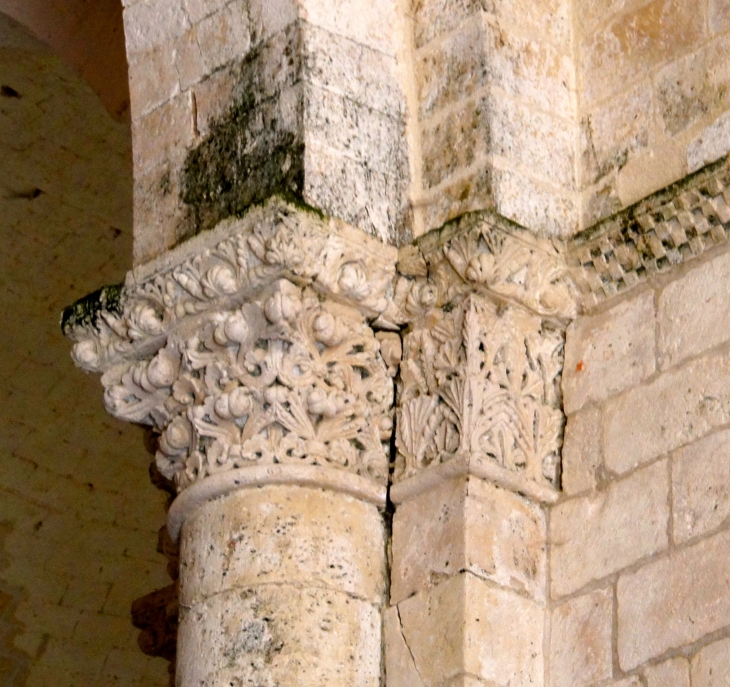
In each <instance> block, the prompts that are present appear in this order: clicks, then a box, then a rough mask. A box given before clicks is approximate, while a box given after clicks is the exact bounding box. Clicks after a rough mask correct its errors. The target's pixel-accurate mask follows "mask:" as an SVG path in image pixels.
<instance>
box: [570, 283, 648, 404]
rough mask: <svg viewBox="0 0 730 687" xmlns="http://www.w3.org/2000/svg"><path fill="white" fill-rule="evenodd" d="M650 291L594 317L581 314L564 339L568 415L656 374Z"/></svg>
mask: <svg viewBox="0 0 730 687" xmlns="http://www.w3.org/2000/svg"><path fill="white" fill-rule="evenodd" d="M654 331H655V325H654V292H653V291H645V292H644V293H642V294H639V295H638V296H635V297H634V298H633V299H631V300H630V301H626V302H623V303H621V304H620V305H617V306H616V307H614V308H611V309H610V310H607V311H606V312H604V313H601V314H600V315H595V316H592V317H579V318H578V319H577V320H576V321H575V322H573V324H571V325H570V326H569V327H568V331H567V332H566V340H565V368H564V371H563V394H564V396H563V398H564V404H565V411H566V413H572V412H574V411H576V410H579V409H580V408H582V407H583V406H584V405H585V404H586V403H589V402H591V401H593V402H601V401H604V400H605V399H607V398H610V397H611V396H613V395H614V394H616V393H618V392H620V391H622V390H623V389H627V388H630V387H633V386H636V385H637V384H639V383H641V382H642V381H643V380H644V379H646V378H647V377H648V376H649V375H651V374H652V373H653V372H654V368H655V357H656V356H655V347H654Z"/></svg>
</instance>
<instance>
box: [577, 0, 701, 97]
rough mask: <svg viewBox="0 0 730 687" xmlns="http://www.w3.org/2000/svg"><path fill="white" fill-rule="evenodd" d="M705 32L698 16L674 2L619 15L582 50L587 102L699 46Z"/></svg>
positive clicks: (687, 5)
mask: <svg viewBox="0 0 730 687" xmlns="http://www.w3.org/2000/svg"><path fill="white" fill-rule="evenodd" d="M704 28H705V25H704V19H703V15H702V13H701V12H697V11H695V7H694V5H692V4H691V3H686V2H679V1H677V0H653V2H649V3H648V4H644V5H643V6H639V7H638V9H635V10H634V11H631V12H627V13H622V14H621V15H620V16H619V17H618V18H617V19H616V20H615V21H613V22H612V23H610V24H608V25H607V26H606V27H605V28H601V29H599V30H598V31H597V32H596V33H595V34H593V35H590V36H589V37H588V38H587V39H586V40H584V42H583V44H582V46H581V52H582V53H583V59H584V65H585V67H584V68H585V76H584V82H583V84H584V94H585V98H586V101H587V102H592V101H596V100H600V99H602V98H604V97H606V96H608V95H610V94H611V93H615V92H617V91H619V90H621V89H622V87H623V86H624V84H626V83H627V82H629V83H631V82H633V81H635V80H636V79H637V77H640V76H641V75H642V74H644V73H645V72H646V70H647V69H650V68H651V67H652V66H655V65H658V64H660V63H661V62H663V61H665V60H667V59H668V58H671V56H672V55H674V54H676V53H677V52H679V51H680V50H689V49H690V48H692V47H693V46H695V45H696V46H699V44H700V42H701V41H702V40H703V37H704Z"/></svg>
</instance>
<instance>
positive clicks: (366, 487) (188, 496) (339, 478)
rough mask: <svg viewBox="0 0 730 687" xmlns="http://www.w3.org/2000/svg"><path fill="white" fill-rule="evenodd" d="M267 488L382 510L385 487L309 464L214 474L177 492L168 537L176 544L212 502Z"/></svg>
mask: <svg viewBox="0 0 730 687" xmlns="http://www.w3.org/2000/svg"><path fill="white" fill-rule="evenodd" d="M269 485H289V486H298V487H316V488H321V489H327V490H329V491H336V492H340V493H342V494H348V495H349V496H353V497H354V498H356V499H359V500H361V501H367V502H368V503H372V504H373V505H375V506H377V507H378V508H384V507H385V504H386V498H387V489H386V487H385V486H384V485H382V484H376V483H375V482H373V481H372V480H370V479H366V478H364V477H360V476H359V475H353V474H351V473H348V472H344V471H342V470H335V469H333V468H327V467H322V466H317V467H313V466H310V465H256V466H252V467H248V468H242V469H237V470H231V471H230V472H223V473H220V474H217V475H214V476H213V477H209V478H207V479H204V480H202V481H201V482H197V483H196V484H194V485H192V486H191V487H190V488H189V489H186V490H185V491H183V492H182V493H180V495H179V496H178V497H177V498H176V499H175V501H173V503H172V505H171V506H170V510H169V512H168V515H167V529H168V531H169V533H170V536H171V537H172V539H173V540H174V541H176V540H177V538H178V537H179V535H180V530H181V529H182V526H183V523H184V522H185V520H186V519H187V518H188V516H189V515H190V514H191V513H192V512H193V511H195V510H196V509H197V508H199V507H200V506H202V505H204V504H205V503H207V502H208V501H210V500H211V499H215V498H219V497H221V496H225V495H227V494H230V493H232V492H234V491H238V490H240V489H254V488H256V487H264V486H269Z"/></svg>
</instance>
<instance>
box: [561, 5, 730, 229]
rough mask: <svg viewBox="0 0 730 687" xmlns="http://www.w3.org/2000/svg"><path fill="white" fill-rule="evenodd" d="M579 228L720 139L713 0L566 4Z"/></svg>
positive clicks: (725, 68) (724, 43)
mask: <svg viewBox="0 0 730 687" xmlns="http://www.w3.org/2000/svg"><path fill="white" fill-rule="evenodd" d="M575 26H576V49H577V55H578V58H579V87H578V98H579V102H578V121H579V124H580V130H581V138H580V159H579V172H580V186H581V192H582V200H581V203H582V217H581V226H582V227H588V226H590V225H591V224H593V223H594V222H595V221H597V220H599V219H601V218H603V217H606V216H607V215H610V214H611V213H613V212H616V211H617V210H619V209H621V208H623V207H626V206H627V205H630V204H631V203H634V202H636V201H638V200H639V199H641V198H643V197H645V196H647V195H649V194H650V193H653V192H654V191H657V190H658V189H660V188H663V187H664V186H667V185H668V184H670V183H672V182H674V181H677V180H678V179H681V178H683V177H684V176H686V175H687V174H688V173H691V172H694V171H696V170H698V169H699V168H701V167H702V166H703V165H705V164H706V163H708V162H712V161H714V160H716V159H718V158H720V157H722V156H723V155H724V154H726V153H727V152H728V149H729V147H730V115H729V114H728V109H729V107H730V91H729V90H728V87H729V86H730V63H729V62H728V60H727V54H728V49H729V48H730V33H729V31H730V8H729V6H728V3H727V2H724V1H723V0H692V1H689V0H630V1H627V2H591V3H576V13H575Z"/></svg>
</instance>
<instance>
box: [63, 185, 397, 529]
mask: <svg viewBox="0 0 730 687" xmlns="http://www.w3.org/2000/svg"><path fill="white" fill-rule="evenodd" d="M396 256H397V251H396V250H395V249H394V248H391V247H388V246H384V245H382V244H381V243H379V242H378V241H377V240H375V239H372V238H370V237H367V236H365V235H364V234H362V233H361V232H358V231H357V230H354V229H351V228H350V227H348V226H346V225H344V224H343V223H341V222H337V221H334V220H325V219H323V218H322V217H320V216H318V215H317V214H316V213H313V212H311V211H308V210H304V209H301V208H296V207H293V206H290V205H288V204H286V203H284V202H283V201H281V200H278V199H274V200H272V201H270V202H268V203H267V204H266V205H264V206H262V207H259V208H255V209H254V210H252V211H250V212H249V213H248V214H247V215H246V216H245V217H244V218H243V219H240V220H235V221H229V222H226V223H224V224H223V225H221V226H219V227H218V228H217V229H216V230H215V231H213V232H211V233H210V234H209V235H206V236H201V237H199V238H197V239H193V240H192V241H190V242H188V243H187V244H185V245H184V246H183V247H181V248H180V249H178V250H176V251H173V252H171V253H170V254H169V255H168V256H166V258H165V259H164V260H158V261H155V262H153V263H151V264H149V265H147V266H144V267H142V268H140V269H138V270H136V271H135V272H133V273H131V274H130V275H129V277H128V279H127V282H126V284H125V285H124V287H123V288H121V289H115V290H112V291H111V292H110V291H108V290H107V291H102V292H100V293H99V294H97V304H96V307H94V306H92V305H91V304H90V302H89V300H88V299H87V300H86V301H85V302H82V303H81V304H77V305H76V306H72V308H71V309H69V310H68V311H67V312H66V313H65V314H64V320H63V326H64V331H65V332H66V333H67V335H69V336H70V337H71V338H73V339H74V340H75V341H76V344H75V347H74V354H73V355H74V360H75V361H76V363H77V364H78V365H79V366H80V367H82V368H84V369H86V370H89V371H95V372H99V371H101V372H103V375H102V383H103V386H104V388H105V393H104V403H105V406H106V408H107V410H108V411H109V412H110V413H111V414H112V415H114V416H115V417H118V418H120V419H124V420H128V421H131V422H136V423H141V424H146V425H151V426H152V427H153V428H154V429H155V430H156V431H157V432H158V433H159V434H160V441H159V450H158V452H157V456H156V461H157V464H158V467H159V469H160V470H161V472H162V473H163V474H164V475H165V476H166V477H168V478H169V479H171V480H173V481H174V482H175V484H176V486H177V489H178V491H179V492H182V491H183V490H186V491H187V490H188V488H189V487H191V486H193V485H196V486H197V487H198V489H197V490H191V491H200V492H201V494H205V498H210V497H212V496H215V495H218V494H221V493H225V492H227V491H230V490H233V489H235V488H238V487H239V486H241V485H244V484H246V485H249V486H251V485H252V484H263V483H270V482H272V481H273V482H282V483H292V482H295V483H303V484H308V485H311V484H313V483H317V482H318V481H320V482H323V484H324V483H326V484H327V485H329V486H331V487H332V488H336V489H339V490H341V491H346V492H349V493H354V494H358V495H360V496H362V497H364V498H366V499H367V500H370V501H374V502H378V503H379V504H380V505H382V504H384V502H385V489H386V484H387V480H388V463H389V445H390V438H391V435H392V427H393V420H392V414H393V409H392V405H393V376H394V374H395V372H396V370H397V366H398V362H399V360H400V339H399V337H398V335H397V334H396V333H393V332H388V331H382V329H385V328H393V327H394V326H395V324H394V323H391V322H390V321H389V320H388V319H387V315H386V310H388V306H389V303H390V299H389V298H388V295H389V292H390V289H391V287H392V283H393V281H394V275H395V263H396ZM373 321H377V322H378V323H379V325H380V327H381V331H379V332H377V333H376V332H375V331H374V330H373V329H372V328H371V326H370V324H369V322H373ZM286 466H292V468H293V470H289V471H288V472H287V471H286V470H285V469H284V468H285V467H286ZM251 467H256V468H257V469H258V470H257V471H255V472H254V473H253V474H254V477H252V476H251V474H248V475H247V476H243V475H242V474H241V470H240V469H241V468H251ZM290 473H291V474H290ZM213 477H215V478H216V479H214V480H210V479H208V480H207V484H206V485H203V484H202V483H204V482H206V478H213ZM252 480H253V481H252ZM211 485H216V486H215V489H214V490H213V491H215V492H216V493H215V494H214V493H211V489H210V487H211ZM199 500H200V499H198V498H197V497H196V496H195V495H190V496H187V497H186V499H183V501H182V502H181V504H185V503H187V504H189V505H193V504H195V503H197V502H198V501H199ZM181 507H182V505H181V506H178V507H176V510H175V515H174V518H176V520H175V525H174V527H173V528H172V529H174V530H176V531H179V525H180V522H181V519H182V517H183V515H181V514H180V513H179V512H178V511H179V510H180V508H181Z"/></svg>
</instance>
